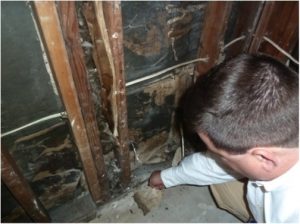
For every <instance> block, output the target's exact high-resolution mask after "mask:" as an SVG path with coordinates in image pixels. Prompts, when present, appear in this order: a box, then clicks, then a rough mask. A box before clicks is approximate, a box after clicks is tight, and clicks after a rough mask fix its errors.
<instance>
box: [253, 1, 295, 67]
mask: <svg viewBox="0 0 300 224" xmlns="http://www.w3.org/2000/svg"><path fill="white" fill-rule="evenodd" d="M298 10H299V3H298V1H295V2H285V1H279V2H276V1H275V2H272V1H271V2H269V1H267V2H265V6H264V9H263V12H262V16H261V19H260V21H259V24H258V27H257V29H256V32H255V35H254V38H253V41H252V43H251V46H250V49H249V52H251V53H257V52H261V53H265V54H268V55H271V56H273V57H275V58H277V59H278V60H281V61H283V62H285V61H286V59H287V58H286V56H285V55H283V54H282V53H280V52H279V51H278V49H276V48H275V47H274V46H272V45H271V44H270V43H269V42H267V41H266V40H265V39H264V37H267V38H269V39H270V40H272V41H273V42H274V43H276V44H277V45H278V46H280V47H281V48H282V49H283V50H285V51H286V52H287V53H291V52H292V51H293V49H294V47H295V45H296V43H297V41H298V39H299V36H298V30H299V27H298V22H299V14H298V12H299V11H298Z"/></svg>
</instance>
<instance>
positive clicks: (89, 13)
mask: <svg viewBox="0 0 300 224" xmlns="http://www.w3.org/2000/svg"><path fill="white" fill-rule="evenodd" d="M82 9H83V14H84V17H85V20H86V22H87V25H88V29H89V34H90V37H91V41H92V44H93V46H94V47H93V59H94V62H95V65H96V68H97V70H98V71H99V72H98V74H99V80H100V85H101V92H100V97H101V111H102V112H103V114H104V117H105V119H106V121H107V122H108V124H109V127H110V129H111V130H112V129H113V123H114V122H113V116H112V114H113V113H112V102H111V96H112V86H113V77H112V75H111V74H112V73H111V67H110V65H109V60H108V55H107V52H106V50H105V45H104V40H103V37H102V35H101V31H100V27H99V25H98V23H97V19H96V15H95V8H94V4H93V2H85V3H83V8H82Z"/></svg>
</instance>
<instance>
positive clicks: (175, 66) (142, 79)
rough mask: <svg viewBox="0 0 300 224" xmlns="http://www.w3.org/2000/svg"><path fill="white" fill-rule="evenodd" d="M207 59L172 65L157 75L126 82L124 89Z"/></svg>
mask: <svg viewBox="0 0 300 224" xmlns="http://www.w3.org/2000/svg"><path fill="white" fill-rule="evenodd" d="M208 59H209V58H197V59H194V60H191V61H186V62H183V63H180V64H177V65H174V66H172V67H169V68H166V69H164V70H161V71H159V72H157V73H154V74H152V75H148V76H146V77H142V78H139V79H136V80H133V81H131V82H127V83H126V87H127V86H131V85H134V84H136V83H139V82H142V81H145V80H148V79H152V78H154V77H157V76H160V75H161V74H164V73H166V72H168V71H171V70H173V69H175V68H179V67H181V66H184V65H188V64H191V63H195V62H199V61H202V62H208Z"/></svg>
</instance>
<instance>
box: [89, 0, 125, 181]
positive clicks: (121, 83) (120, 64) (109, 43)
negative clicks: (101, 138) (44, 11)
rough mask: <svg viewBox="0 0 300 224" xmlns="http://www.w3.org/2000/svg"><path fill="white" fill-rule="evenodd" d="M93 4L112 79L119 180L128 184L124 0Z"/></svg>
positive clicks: (114, 131)
mask: <svg viewBox="0 0 300 224" xmlns="http://www.w3.org/2000/svg"><path fill="white" fill-rule="evenodd" d="M94 6H95V13H96V18H97V23H98V26H99V29H100V31H101V35H102V37H103V41H104V45H105V49H106V53H107V56H108V61H109V65H110V67H111V76H112V80H113V83H112V91H111V93H112V94H111V101H112V112H113V122H114V130H113V134H114V136H116V137H117V139H118V149H117V151H116V154H117V159H118V162H119V166H120V168H121V176H120V180H121V184H122V185H123V186H127V185H128V184H129V182H130V176H131V170H130V158H129V148H128V124H127V102H126V89H125V77H124V52H123V32H122V15H121V3H120V2H119V1H112V2H108V1H104V2H101V1H96V2H94Z"/></svg>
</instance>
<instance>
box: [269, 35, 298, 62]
mask: <svg viewBox="0 0 300 224" xmlns="http://www.w3.org/2000/svg"><path fill="white" fill-rule="evenodd" d="M263 39H264V40H265V41H267V42H268V43H269V44H271V45H272V46H273V47H275V48H276V49H277V50H279V51H280V52H281V53H282V54H284V55H285V56H287V57H288V58H289V59H290V60H291V61H293V62H294V63H296V64H297V65H299V62H298V61H297V60H296V59H295V58H293V57H292V56H291V55H290V54H289V53H287V52H286V51H285V50H283V49H282V48H281V47H280V46H278V45H277V44H276V43H275V42H274V41H272V40H271V39H269V38H268V37H266V36H264V37H263Z"/></svg>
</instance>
